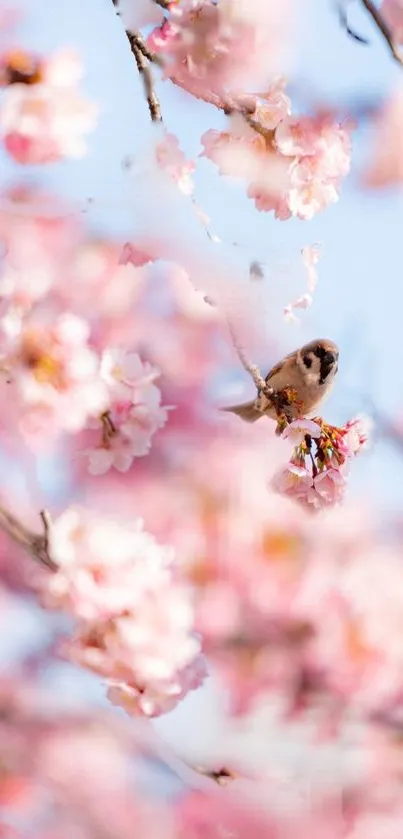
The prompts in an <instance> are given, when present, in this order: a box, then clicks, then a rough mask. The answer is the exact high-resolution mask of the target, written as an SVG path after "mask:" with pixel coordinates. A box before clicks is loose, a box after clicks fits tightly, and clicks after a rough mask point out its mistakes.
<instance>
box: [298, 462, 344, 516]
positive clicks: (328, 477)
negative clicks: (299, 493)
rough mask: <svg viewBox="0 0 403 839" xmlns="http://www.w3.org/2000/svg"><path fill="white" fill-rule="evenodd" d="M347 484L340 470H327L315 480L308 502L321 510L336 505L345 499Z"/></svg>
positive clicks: (309, 492)
mask: <svg viewBox="0 0 403 839" xmlns="http://www.w3.org/2000/svg"><path fill="white" fill-rule="evenodd" d="M346 483H347V482H346V478H345V476H344V475H343V473H342V472H341V471H340V469H326V470H325V471H324V472H320V473H319V475H317V476H316V477H315V478H314V480H313V484H312V487H311V489H310V490H309V491H308V494H307V500H308V502H309V503H310V504H312V505H313V506H314V507H316V508H319V509H320V508H321V507H323V506H325V505H328V504H336V503H337V502H339V501H341V500H342V498H343V495H344V492H345V488H346Z"/></svg>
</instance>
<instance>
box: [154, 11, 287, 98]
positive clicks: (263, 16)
mask: <svg viewBox="0 0 403 839" xmlns="http://www.w3.org/2000/svg"><path fill="white" fill-rule="evenodd" d="M289 7H290V3H289V2H288V0H285V2H283V4H282V8H281V9H279V8H278V5H277V4H276V3H274V2H273V0H268V2H267V3H266V4H265V6H264V7H262V4H261V3H260V2H258V0H249V2H248V3H245V2H244V0H236V2H234V0H220V3H215V2H214V0H207V2H206V0H181V2H179V3H175V2H173V3H170V4H169V7H168V12H169V13H168V15H167V17H166V18H165V19H164V20H163V22H162V23H161V24H160V25H159V26H157V27H156V28H155V29H154V30H153V31H152V33H151V34H150V35H149V37H148V39H147V45H148V47H149V48H150V49H151V50H152V51H153V52H154V53H156V54H157V55H158V56H159V57H160V58H162V59H163V60H164V67H165V75H166V77H168V78H170V79H171V80H172V81H173V82H174V83H175V84H177V85H179V86H180V87H183V88H184V89H185V90H187V91H188V92H189V93H192V94H193V95H194V96H197V97H198V98H200V99H204V100H206V101H208V102H212V103H213V104H216V105H217V104H220V102H222V100H223V99H224V101H225V98H226V96H227V95H228V93H229V92H231V91H239V90H241V91H243V90H245V89H247V88H248V85H249V84H251V83H254V84H255V85H256V84H257V85H258V88H259V89H260V88H261V87H264V85H265V84H266V83H267V79H268V74H269V73H270V71H271V72H273V68H274V62H275V58H276V56H277V55H278V53H279V48H280V46H281V43H282V41H283V39H284V38H285V37H286V32H287V24H288V22H289Z"/></svg>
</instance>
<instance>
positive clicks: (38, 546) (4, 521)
mask: <svg viewBox="0 0 403 839" xmlns="http://www.w3.org/2000/svg"><path fill="white" fill-rule="evenodd" d="M41 518H42V521H43V523H44V529H45V532H44V534H42V535H41V534H39V533H33V532H32V530H29V529H28V528H27V527H25V525H24V524H23V523H22V522H21V521H19V519H17V518H16V516H14V515H13V514H12V513H10V512H9V511H8V510H7V509H6V508H5V507H3V505H2V504H0V530H2V531H3V533H6V534H7V536H9V537H10V539H12V540H13V542H15V543H16V544H17V545H20V546H21V547H22V548H23V549H24V550H25V551H26V552H27V553H29V554H30V555H31V556H32V557H33V558H34V559H35V560H36V561H37V562H39V563H40V564H41V565H44V566H45V567H46V568H48V569H49V570H50V571H57V565H56V563H55V562H54V561H53V559H52V558H51V557H50V555H49V550H48V531H49V523H50V517H49V513H48V512H47V511H46V510H42V511H41Z"/></svg>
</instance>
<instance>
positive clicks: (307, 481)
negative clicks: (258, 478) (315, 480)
mask: <svg viewBox="0 0 403 839" xmlns="http://www.w3.org/2000/svg"><path fill="white" fill-rule="evenodd" d="M272 486H273V488H274V489H276V490H277V492H280V493H281V494H282V495H283V494H284V495H290V496H294V497H295V498H305V497H306V496H307V495H308V491H309V489H310V487H311V486H312V476H311V474H310V473H309V471H308V469H306V468H305V466H297V465H296V464H294V463H288V464H287V466H285V467H283V468H282V469H281V470H280V471H279V472H278V473H277V474H276V475H275V476H274V478H273V480H272Z"/></svg>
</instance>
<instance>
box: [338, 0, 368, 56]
mask: <svg viewBox="0 0 403 839" xmlns="http://www.w3.org/2000/svg"><path fill="white" fill-rule="evenodd" d="M336 11H337V15H338V18H339V21H340V26H342V27H343V29H345V31H346V32H347V35H349V36H350V38H352V39H353V41H357V42H358V43H359V44H364V46H366V47H367V46H369V41H368V38H363V36H362V35H359V34H358V32H355V31H354V30H353V29H351V26H350V24H349V22H348V15H347V11H346V9H345V7H344V5H343V0H339V2H338V3H336Z"/></svg>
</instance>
